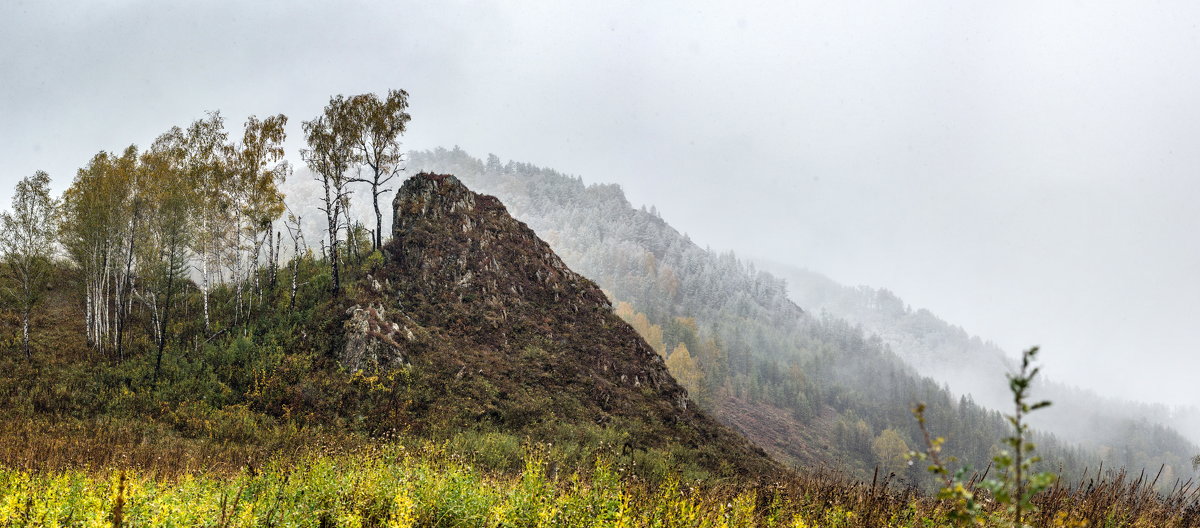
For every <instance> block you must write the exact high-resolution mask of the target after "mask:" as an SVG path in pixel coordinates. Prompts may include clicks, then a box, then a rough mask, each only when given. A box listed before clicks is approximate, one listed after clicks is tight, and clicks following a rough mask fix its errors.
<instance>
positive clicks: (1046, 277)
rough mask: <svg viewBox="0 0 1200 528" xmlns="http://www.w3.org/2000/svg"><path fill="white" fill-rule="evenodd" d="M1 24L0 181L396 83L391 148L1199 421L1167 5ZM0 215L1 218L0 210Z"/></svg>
mask: <svg viewBox="0 0 1200 528" xmlns="http://www.w3.org/2000/svg"><path fill="white" fill-rule="evenodd" d="M546 4H547V5H540V6H539V5H534V4H533V3H521V4H518V5H517V6H514V5H511V4H510V3H474V2H472V3H455V2H437V3H431V2H420V3H418V2H413V3H411V4H408V5H405V4H403V3H398V2H379V3H375V2H338V3H336V4H335V3H330V4H303V3H296V2H282V1H280V2H252V3H242V2H226V3H222V2H207V3H205V4H204V5H203V6H193V7H189V8H187V9H184V8H183V7H179V6H176V5H174V4H170V3H166V2H150V1H145V2H89V3H87V4H86V5H82V6H81V5H76V4H68V3H54V2H33V1H29V2H22V1H15V2H14V1H11V0H10V1H8V2H5V3H3V4H2V5H0V72H3V77H2V79H3V81H2V82H0V123H3V132H2V134H3V135H2V137H0V139H2V141H0V183H2V184H3V188H4V191H5V193H8V192H10V189H11V188H12V186H13V184H14V183H15V182H16V180H17V179H18V178H20V177H23V176H26V175H29V174H32V173H33V172H34V171H35V170H38V169H44V170H47V171H49V172H50V174H51V176H52V177H53V178H55V184H56V186H57V187H58V188H59V189H62V188H65V186H66V185H67V184H68V183H69V181H70V179H71V177H73V175H74V172H75V170H76V169H77V168H78V167H80V166H82V165H83V164H84V163H85V162H86V161H87V160H88V159H89V158H90V157H91V155H93V154H94V153H95V152H96V151H97V150H101V149H107V150H115V149H119V148H122V147H123V146H125V145H127V144H129V143H137V144H139V145H143V146H144V145H147V144H149V142H150V141H151V140H152V139H153V138H154V137H155V136H156V135H157V134H159V133H161V132H162V131H164V130H166V129H167V128H168V127H170V126H172V125H182V124H186V123H188V122H190V121H191V120H193V119H196V118H199V117H202V116H203V112H204V111H205V110H214V109H219V110H221V112H222V113H223V115H225V116H226V118H227V119H228V122H229V125H230V127H231V128H235V127H237V126H238V125H239V124H240V122H241V120H242V119H244V118H245V116H247V115H249V114H251V113H254V114H258V115H260V116H262V115H266V114H271V113H280V112H282V113H285V114H287V115H288V116H289V117H290V118H291V123H290V125H289V131H290V134H291V136H292V138H293V139H292V140H291V141H290V152H289V157H290V158H291V159H292V160H293V162H294V163H296V164H297V165H299V156H298V149H299V147H300V142H299V141H298V140H297V139H298V138H299V137H300V126H299V125H300V121H301V120H304V119H309V118H311V117H313V116H315V115H316V114H317V113H319V112H320V110H321V108H322V107H323V106H324V104H325V102H326V101H327V100H328V98H329V96H330V95H332V94H336V93H344V94H352V93H363V92H380V93H382V92H384V91H386V90H387V89H389V88H404V89H406V90H408V91H409V93H410V94H411V99H410V101H411V103H412V106H411V109H410V111H411V114H412V116H413V120H412V123H411V125H410V129H409V132H408V134H407V135H406V140H405V141H406V144H407V145H408V146H409V147H411V148H431V147H435V146H447V147H449V146H453V145H461V146H462V147H463V148H465V149H467V150H468V151H470V152H473V153H475V154H476V155H485V154H486V153H488V152H494V153H496V154H498V155H500V156H501V157H504V158H506V159H515V160H521V161H528V162H533V163H537V164H539V165H544V166H550V167H554V168H556V169H558V170H560V171H564V172H569V173H573V174H578V175H580V176H582V177H583V178H584V180H585V181H588V182H615V183H619V184H621V185H622V186H623V187H624V189H625V190H626V192H627V193H628V195H629V196H630V199H631V200H632V201H633V202H634V203H637V204H643V203H644V204H647V205H650V204H653V205H655V206H656V207H657V208H658V210H659V211H660V212H661V214H662V216H663V218H664V219H666V220H667V221H668V222H670V223H671V224H673V225H674V226H676V227H678V228H679V229H681V230H684V231H687V232H688V233H689V235H690V236H691V237H692V239H693V240H696V241H699V242H700V243H702V244H707V245H709V246H711V247H713V248H714V249H720V250H726V249H732V250H734V251H737V252H738V253H739V254H742V255H745V256H750V257H755V258H761V259H768V260H771V261H775V262H784V263H788V264H791V265H794V266H800V267H804V268H808V269H812V270H816V271H819V272H821V273H823V274H825V275H828V276H830V277H832V278H834V279H835V280H838V281H840V282H842V283H845V284H852V285H853V284H867V285H871V286H876V287H885V288H888V289H889V290H891V291H893V292H895V293H896V294H897V295H899V296H900V297H902V298H903V299H905V300H906V301H908V302H909V303H911V304H912V305H913V306H914V307H924V308H928V309H930V310H931V311H933V312H934V313H936V314H938V315H939V316H940V317H942V318H943V319H945V320H947V321H950V322H953V323H954V324H957V325H960V326H962V327H963V328H965V329H966V330H967V331H968V332H970V333H972V334H977V335H980V336H982V337H983V338H985V339H990V340H992V341H995V342H996V343H998V344H1000V345H1001V346H1002V347H1003V348H1004V349H1005V350H1006V351H1008V352H1009V353H1010V354H1015V353H1016V352H1018V351H1019V350H1020V349H1021V348H1023V347H1026V346H1029V345H1033V344H1040V345H1041V346H1042V347H1043V350H1044V352H1043V358H1044V360H1045V363H1046V365H1047V367H1046V372H1047V374H1048V375H1049V376H1052V377H1054V378H1055V379H1058V380H1061V381H1064V382H1068V383H1073V384H1076V385H1080V386H1085V387H1089V388H1092V389H1094V390H1096V391H1097V392H1099V393H1101V394H1105V395H1110V396H1118V397H1126V398H1136V399H1140V400H1144V401H1151V402H1164V403H1170V404H1200V394H1198V393H1197V391H1196V390H1195V389H1194V387H1195V383H1194V382H1193V377H1194V376H1195V374H1194V373H1196V372H1200V355H1198V354H1196V353H1195V352H1196V350H1195V345H1196V343H1197V342H1200V325H1197V324H1196V321H1197V320H1200V318H1198V316H1200V313H1198V311H1197V309H1196V308H1195V307H1196V305H1197V302H1196V301H1197V299H1200V278H1198V276H1200V273H1198V272H1200V243H1198V242H1197V237H1196V233H1197V231H1198V229H1200V208H1197V207H1196V206H1195V205H1194V202H1195V200H1196V197H1198V196H1200V174H1198V169H1200V141H1197V138H1200V98H1197V97H1196V96H1195V94H1197V93H1200V69H1197V68H1196V67H1195V65H1196V64H1200V56H1198V55H1200V29H1198V23H1200V6H1198V5H1196V4H1193V3H1185V2H1179V3H1156V4H1154V5H1153V6H1149V5H1143V4H1141V3H1120V4H1117V3H1112V4H1108V3H1098V2H1090V3H1065V2H1064V3H1048V2H1005V3H995V2H961V1H939V2H924V3H920V4H914V3H912V2H853V1H850V2H777V3H769V4H768V3H762V4H758V5H756V6H744V5H740V4H735V3H704V2H677V3H662V2H592V3H568V2H553V3H546ZM5 199H6V200H7V198H5Z"/></svg>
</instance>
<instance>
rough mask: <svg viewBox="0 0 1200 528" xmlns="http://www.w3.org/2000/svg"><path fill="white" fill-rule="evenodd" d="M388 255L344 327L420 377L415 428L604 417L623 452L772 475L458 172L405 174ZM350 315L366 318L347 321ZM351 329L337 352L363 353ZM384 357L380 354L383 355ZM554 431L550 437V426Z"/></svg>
mask: <svg viewBox="0 0 1200 528" xmlns="http://www.w3.org/2000/svg"><path fill="white" fill-rule="evenodd" d="M393 209H394V211H395V217H394V221H393V226H394V227H393V238H392V241H391V242H389V243H388V244H387V245H386V247H385V254H386V255H387V258H386V260H385V262H384V264H383V265H382V266H381V267H380V268H379V270H378V271H377V272H376V274H375V275H374V277H373V278H372V279H371V284H372V287H371V288H369V289H368V290H369V291H364V292H361V293H360V297H358V299H357V300H358V302H359V305H358V306H357V307H356V308H354V309H352V310H351V311H352V313H353V314H354V316H353V317H352V320H351V324H349V325H348V328H351V333H352V334H353V333H354V331H355V330H354V328H361V329H362V330H359V333H365V334H366V340H367V341H370V340H374V341H375V342H376V343H377V344H383V345H385V346H383V347H377V348H378V349H381V350H385V351H387V352H388V353H389V354H390V356H391V358H392V359H390V360H386V361H383V362H382V363H383V364H384V365H387V364H392V365H395V364H408V365H411V366H410V367H402V368H408V369H410V370H411V371H412V373H411V375H410V381H409V383H410V384H412V385H415V386H421V387H424V388H425V390H423V391H420V394H421V396H420V397H418V398H416V399H415V400H414V401H413V402H410V403H409V404H408V408H407V411H408V412H406V413H403V416H401V417H400V419H401V420H404V421H409V420H411V422H410V425H415V426H416V427H418V428H420V427H447V426H448V427H456V428H461V427H482V428H484V429H498V430H505V431H544V430H546V429H560V430H561V429H562V428H563V427H566V426H568V425H573V426H577V427H580V428H581V429H579V431H595V430H596V429H595V427H601V428H605V427H608V428H611V429H614V430H615V431H616V432H617V433H619V434H622V435H623V436H622V437H621V441H622V442H624V448H626V449H642V450H644V449H651V448H655V449H666V450H674V451H673V452H674V453H675V454H676V455H678V456H680V457H681V458H684V459H689V460H692V461H694V462H695V463H696V464H698V465H699V466H700V467H702V468H704V469H706V470H709V471H712V472H714V473H724V474H729V475H734V474H736V475H741V476H759V477H761V476H767V475H773V474H775V472H776V471H777V470H778V469H779V468H778V466H776V465H775V464H774V463H773V462H771V461H770V460H769V459H768V458H767V457H766V455H765V453H763V452H762V451H761V450H759V449H755V448H753V447H752V446H751V445H750V444H749V443H748V442H747V441H745V440H744V439H742V438H741V437H739V436H737V435H736V434H734V433H733V432H732V431H729V430H728V429H727V428H725V427H724V426H722V425H720V424H718V423H716V422H715V421H714V420H712V419H710V418H709V417H707V416H706V415H705V414H703V413H702V412H700V411H699V410H698V408H697V407H696V406H695V405H694V404H692V403H691V401H690V400H689V399H688V397H687V394H686V393H685V392H684V390H683V389H682V388H680V386H679V385H678V384H677V383H676V382H675V380H674V379H673V378H672V377H671V376H670V374H669V373H668V372H667V369H666V367H665V365H664V364H663V361H662V359H661V358H660V357H659V356H658V354H656V353H655V352H654V351H653V350H652V349H651V348H650V347H649V346H648V345H647V344H646V343H645V341H644V340H643V339H642V338H641V337H639V336H638V335H637V333H636V332H635V331H634V330H633V329H632V328H630V327H629V325H627V324H626V323H625V322H623V321H621V320H620V319H619V318H617V317H616V315H614V314H613V312H612V308H611V305H610V304H609V302H608V300H607V299H606V298H605V296H604V294H603V293H602V292H601V291H600V289H599V288H598V287H597V286H596V285H595V284H594V283H592V282H591V281H590V280H588V279H586V278H584V277H582V276H580V275H578V274H576V273H574V272H572V271H571V270H570V269H568V268H567V266H566V265H565V264H563V262H562V260H560V259H559V258H558V256H556V255H555V254H554V252H553V251H552V250H551V249H550V247H549V246H548V245H547V244H546V243H545V242H543V241H541V240H540V239H538V238H537V236H536V235H534V233H533V231H532V230H530V229H529V228H528V227H526V226H525V225H524V224H522V223H521V222H518V221H517V220H515V219H513V218H512V217H511V216H509V214H508V212H507V210H506V209H505V207H504V205H502V204H501V203H500V202H499V200H497V199H496V198H494V197H492V196H486V195H479V194H475V193H473V192H471V191H470V190H468V189H467V188H466V187H465V186H464V185H463V184H462V183H461V182H459V181H458V179H456V178H455V177H453V176H448V175H433V174H421V175H417V176H415V177H413V178H410V179H409V180H408V181H406V182H405V184H404V186H403V187H402V188H401V189H400V190H399V192H398V193H397V195H396V198H395V201H394V203H393ZM355 318H357V320H358V321H361V324H355V321H356V320H355ZM361 341H363V340H362V339H357V340H356V339H349V340H348V343H350V344H351V345H352V346H349V347H348V348H347V349H346V351H345V353H344V354H345V356H346V357H345V358H344V359H356V360H357V361H358V363H359V364H360V365H361V358H363V357H375V358H378V357H379V354H363V353H362V349H363V348H366V347H365V345H363V346H358V347H357V348H356V347H355V346H353V344H354V343H356V342H361ZM379 363H380V362H379V361H378V360H376V361H375V364H379ZM549 436H553V435H549Z"/></svg>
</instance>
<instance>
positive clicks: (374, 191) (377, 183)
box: [349, 90, 411, 250]
mask: <svg viewBox="0 0 1200 528" xmlns="http://www.w3.org/2000/svg"><path fill="white" fill-rule="evenodd" d="M349 104H350V112H351V114H352V116H353V120H354V123H355V125H356V126H355V131H354V132H355V134H354V149H355V152H356V154H357V157H358V159H359V162H360V163H362V165H363V166H364V167H362V168H365V169H366V171H365V172H366V174H365V177H364V175H363V174H362V172H364V171H360V172H359V176H358V177H355V178H353V179H351V181H354V182H361V183H366V184H368V185H370V186H371V205H372V206H373V207H374V208H375V234H374V237H372V239H371V248H372V249H376V250H378V249H379V248H380V247H382V246H383V212H382V211H381V210H380V208H379V196H380V195H382V194H384V193H386V192H389V191H391V189H390V188H387V187H386V185H387V184H388V183H389V182H391V181H392V180H393V179H394V178H395V177H396V176H398V175H399V174H400V172H401V171H403V170H404V168H403V166H402V163H403V161H404V151H403V150H402V149H401V146H400V136H401V135H403V134H404V129H405V126H406V125H407V124H408V122H409V120H410V119H411V117H410V116H409V115H408V112H407V110H408V92H405V91H404V90H390V91H388V95H387V98H386V99H384V100H380V99H379V97H378V96H376V95H375V94H363V95H356V96H354V97H351V98H350V103H349Z"/></svg>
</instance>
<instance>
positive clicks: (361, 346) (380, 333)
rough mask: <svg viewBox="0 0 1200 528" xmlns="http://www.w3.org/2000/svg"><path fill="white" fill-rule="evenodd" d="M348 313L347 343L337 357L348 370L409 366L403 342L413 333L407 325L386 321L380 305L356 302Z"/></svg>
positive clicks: (345, 326) (413, 336) (411, 338)
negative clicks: (365, 304) (364, 304)
mask: <svg viewBox="0 0 1200 528" xmlns="http://www.w3.org/2000/svg"><path fill="white" fill-rule="evenodd" d="M376 284H378V283H376ZM347 315H348V316H349V317H348V318H347V319H346V322H345V324H344V325H343V326H344V328H345V330H346V345H345V347H344V348H343V349H342V355H341V357H340V358H338V359H339V360H340V361H341V363H342V365H343V366H344V367H346V369H347V370H349V371H350V372H359V371H366V372H385V371H389V370H393V369H398V368H404V367H407V366H409V361H408V358H407V357H405V352H404V351H405V345H404V344H402V343H404V342H411V341H415V340H416V336H415V334H413V332H412V330H410V329H409V328H408V327H407V326H402V325H400V324H399V323H396V322H391V321H389V320H388V319H387V317H386V312H385V309H384V307H383V306H378V307H376V306H366V307H363V306H357V305H356V306H353V307H351V308H350V309H349V310H347Z"/></svg>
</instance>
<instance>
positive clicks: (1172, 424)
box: [758, 262, 1200, 465]
mask: <svg viewBox="0 0 1200 528" xmlns="http://www.w3.org/2000/svg"><path fill="white" fill-rule="evenodd" d="M758 264H759V265H760V266H762V267H763V268H764V269H768V270H771V272H772V273H774V274H775V275H777V276H779V277H782V278H784V279H785V280H787V283H788V286H789V288H788V295H789V297H790V298H791V299H792V300H794V301H796V303H797V304H799V305H801V306H804V307H807V308H808V309H809V310H811V311H814V312H820V313H828V314H829V315H831V316H833V317H837V318H841V319H845V320H846V321H848V322H850V323H851V324H855V325H860V326H862V328H863V330H864V331H866V332H867V333H870V334H875V335H878V336H879V337H880V338H881V339H882V340H883V341H884V342H885V343H887V345H888V346H889V347H890V348H891V349H892V350H893V351H894V352H896V354H897V355H899V356H900V357H901V358H903V359H904V360H905V361H907V362H908V363H909V364H910V365H912V366H913V367H914V368H916V369H917V371H919V372H921V373H922V374H924V375H926V376H929V377H930V378H933V379H934V380H937V381H938V382H939V383H944V384H946V386H947V387H949V388H950V390H951V391H953V392H954V393H956V394H960V395H961V394H966V395H970V396H971V397H972V398H974V399H975V401H977V402H979V403H981V404H983V405H984V406H986V407H991V408H995V409H1003V408H1006V406H1008V405H1010V397H1009V394H1008V388H1007V384H1006V382H1005V378H1004V374H1005V373H1006V372H1011V371H1012V370H1013V368H1014V365H1013V364H1012V361H1011V360H1010V359H1009V357H1010V356H1009V355H1008V354H1006V353H1005V351H1003V350H1002V349H1000V347H998V346H996V345H995V344H994V343H992V342H990V341H984V340H982V339H981V338H979V337H978V336H972V335H970V334H968V333H967V332H966V331H965V330H963V329H962V328H961V327H958V326H955V325H952V324H950V323H948V322H946V321H944V320H942V319H941V318H939V317H938V316H936V315H934V314H933V313H931V312H929V310H925V309H913V308H912V307H910V306H909V305H908V304H907V303H905V302H904V300H902V299H900V298H899V297H897V296H896V295H895V294H894V293H892V292H890V291H888V290H886V289H881V288H879V289H877V288H870V287H867V286H858V287H850V286H844V285H841V284H838V283H837V282H835V281H833V280H832V279H830V278H828V277H826V276H824V275H822V274H820V273H816V272H813V271H809V270H805V269H801V268H797V267H794V266H788V265H786V264H779V263H772V262H758ZM1036 395H1037V397H1039V398H1044V399H1049V400H1051V401H1053V402H1054V405H1053V406H1051V407H1050V408H1048V409H1046V410H1045V411H1041V412H1039V413H1037V414H1035V415H1034V416H1033V417H1032V420H1033V423H1034V425H1035V426H1036V427H1038V428H1040V429H1042V430H1044V431H1047V432H1051V433H1054V434H1055V435H1056V436H1058V437H1060V438H1063V439H1066V440H1069V441H1071V442H1075V443H1078V444H1080V445H1084V446H1087V447H1089V448H1091V449H1094V450H1098V451H1101V452H1112V451H1122V450H1124V451H1128V452H1129V453H1130V454H1129V455H1128V456H1130V457H1133V458H1134V459H1141V460H1145V461H1146V462H1147V463H1149V462H1150V461H1151V459H1152V454H1154V453H1159V454H1164V453H1174V454H1175V455H1176V457H1177V458H1175V460H1174V462H1173V463H1174V464H1179V465H1185V464H1184V462H1185V461H1186V459H1187V456H1188V454H1189V453H1196V452H1197V451H1196V448H1195V446H1194V445H1193V444H1192V442H1197V441H1200V423H1197V416H1195V414H1194V413H1195V411H1194V410H1191V411H1189V410H1188V409H1171V408H1168V407H1166V406H1163V405H1151V404H1144V403H1137V402H1130V401H1125V400H1120V399H1117V398H1110V397H1105V396H1104V395H1101V394H1097V393H1096V392H1094V391H1089V390H1084V389H1080V388H1076V387H1072V386H1069V385H1065V384H1062V383H1057V382H1055V381H1053V380H1052V379H1044V380H1042V381H1041V383H1039V384H1038V386H1037V387H1036ZM1189 412H1191V413H1192V415H1191V416H1189V415H1188V414H1187V413H1189ZM1189 424H1193V426H1192V427H1191V428H1187V427H1186V426H1187V425H1189ZM1176 430H1178V431H1181V432H1184V433H1188V434H1189V436H1190V439H1191V442H1188V441H1186V440H1184V439H1183V438H1181V437H1180V435H1179V434H1177V433H1176ZM1138 453H1140V454H1138Z"/></svg>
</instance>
